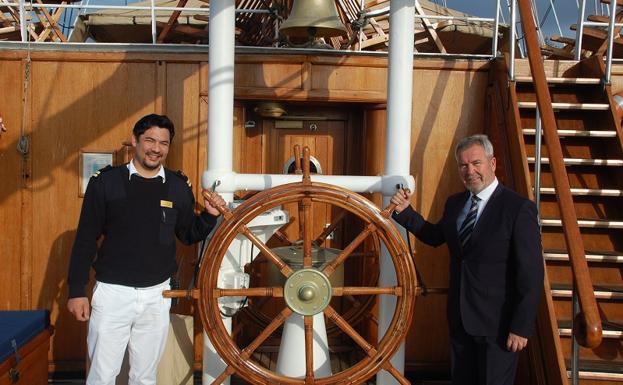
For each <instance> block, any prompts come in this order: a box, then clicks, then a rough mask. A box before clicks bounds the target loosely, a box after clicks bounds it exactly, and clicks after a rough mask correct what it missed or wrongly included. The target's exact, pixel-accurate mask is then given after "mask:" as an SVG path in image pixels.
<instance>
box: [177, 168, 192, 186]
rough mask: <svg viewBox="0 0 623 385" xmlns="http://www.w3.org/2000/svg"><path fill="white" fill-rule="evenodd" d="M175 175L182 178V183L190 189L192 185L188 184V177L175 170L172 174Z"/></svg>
mask: <svg viewBox="0 0 623 385" xmlns="http://www.w3.org/2000/svg"><path fill="white" fill-rule="evenodd" d="M174 174H175V175H177V176H179V177H180V178H182V180H183V181H184V182H186V184H187V185H188V187H190V188H192V187H193V185H192V183H190V180H188V177H187V176H186V174H184V173H183V172H182V170H177V171H176V172H174Z"/></svg>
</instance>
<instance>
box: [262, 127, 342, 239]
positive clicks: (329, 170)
mask: <svg viewBox="0 0 623 385" xmlns="http://www.w3.org/2000/svg"><path fill="white" fill-rule="evenodd" d="M280 122H282V121H275V120H269V121H265V123H264V124H265V127H266V128H267V131H268V133H269V148H268V151H269V173H271V174H282V173H284V165H285V164H286V163H287V162H288V160H291V159H292V158H293V149H294V146H295V145H297V144H298V145H299V146H300V147H301V151H302V149H303V147H305V146H307V147H309V149H310V153H311V156H312V157H313V158H314V159H315V160H316V161H317V164H318V165H319V166H320V167H319V168H320V170H319V171H320V173H322V174H324V175H343V174H345V167H344V163H345V159H344V154H345V153H346V148H345V146H346V143H345V140H344V137H345V132H346V121H344V120H318V121H312V120H305V121H283V122H287V124H285V125H284V124H281V123H280ZM298 125H300V128H279V127H284V126H290V127H292V126H298ZM284 209H285V210H286V211H288V212H289V213H290V217H291V222H290V225H288V226H287V228H285V231H284V232H285V234H286V235H287V236H288V239H290V240H291V241H294V240H297V239H300V237H299V221H298V217H299V215H298V207H297V205H295V204H291V205H286V206H285V207H284ZM312 210H313V222H314V223H313V229H314V234H320V233H321V232H322V230H323V228H324V227H325V226H327V225H328V224H330V223H331V219H332V218H333V216H334V215H335V213H334V212H333V211H335V210H333V209H331V208H330V207H327V205H325V204H320V203H314V204H313V205H312ZM339 233H340V231H339V228H338V231H335V233H334V235H333V237H332V238H333V239H329V240H327V243H326V244H325V247H331V246H335V245H336V244H337V243H338V242H339V240H338V238H339Z"/></svg>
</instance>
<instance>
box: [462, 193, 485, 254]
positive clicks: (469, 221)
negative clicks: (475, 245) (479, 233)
mask: <svg viewBox="0 0 623 385" xmlns="http://www.w3.org/2000/svg"><path fill="white" fill-rule="evenodd" d="M478 201H480V198H478V197H477V196H475V195H472V204H471V205H470V206H469V211H468V212H467V216H465V219H464V220H463V223H461V228H460V229H459V241H460V242H461V248H465V245H467V242H469V239H470V238H471V236H472V231H473V230H474V224H475V223H476V215H477V214H478Z"/></svg>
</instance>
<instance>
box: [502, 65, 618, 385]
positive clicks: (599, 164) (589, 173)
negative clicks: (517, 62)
mask: <svg viewBox="0 0 623 385" xmlns="http://www.w3.org/2000/svg"><path fill="white" fill-rule="evenodd" d="M500 73H501V70H498V75H497V79H498V81H500V80H501V79H500ZM527 74H529V72H527ZM601 78H603V64H602V63H600V62H599V60H598V59H597V58H590V59H587V60H585V61H582V62H580V63H578V64H576V65H575V66H572V67H570V68H569V69H567V70H566V71H564V72H563V73H562V74H555V75H554V76H548V77H547V83H548V86H549V91H550V95H551V100H552V107H553V109H554V116H555V120H556V123H557V126H558V137H559V139H560V144H561V146H562V154H563V160H564V165H565V168H566V172H567V175H568V179H569V184H570V187H571V189H570V192H571V195H572V198H573V204H574V207H575V211H576V214H577V218H578V220H577V223H578V225H579V228H580V233H581V238H582V241H583V245H584V250H585V253H586V261H587V262H588V266H589V271H590V278H591V281H592V285H593V293H594V296H595V298H596V300H597V306H598V310H599V314H600V318H601V320H602V328H603V333H602V342H601V344H600V345H599V346H597V347H595V348H592V349H591V348H585V347H580V349H579V353H580V354H579V355H580V364H579V378H580V384H583V385H589V384H602V385H606V384H623V140H622V135H621V125H620V123H619V120H618V118H617V116H616V112H615V105H614V102H613V99H612V97H611V94H610V92H611V91H610V87H609V86H604V85H603V84H602V83H601V80H600V79H601ZM498 84H500V83H498ZM507 84H508V85H507ZM506 87H508V89H505V88H506ZM498 88H499V89H502V90H503V92H508V100H507V103H508V104H507V105H508V106H509V108H508V110H507V111H506V114H507V115H508V116H510V118H508V119H506V120H507V122H508V123H507V125H506V129H507V131H506V134H505V135H499V134H498V135H497V136H498V140H497V141H498V142H499V141H500V140H501V139H500V137H501V138H503V137H504V136H506V137H507V138H508V139H507V140H506V142H507V143H509V153H510V154H507V155H506V157H507V161H506V163H507V164H506V165H504V166H503V169H504V170H505V171H506V173H507V175H508V179H511V180H514V181H518V180H523V181H524V184H525V185H526V186H525V187H524V188H526V190H527V191H526V192H527V193H528V194H529V195H533V196H535V195H536V194H535V193H536V191H535V187H534V185H535V163H536V157H537V151H536V145H535V143H536V129H535V128H536V92H535V87H534V84H533V81H532V78H531V77H530V76H516V78H515V82H510V83H506V84H500V85H498ZM498 126H499V124H498ZM511 126H515V127H511ZM494 129H495V128H494ZM494 136H496V135H494ZM513 136H514V137H513ZM498 158H499V154H498ZM549 163H550V162H549V154H548V150H547V146H546V145H545V143H544V141H543V145H542V146H541V178H540V189H539V192H540V216H541V226H542V242H543V249H544V259H545V263H546V272H547V277H546V285H545V287H546V288H549V289H550V290H549V293H546V294H545V295H546V296H547V297H549V298H546V301H545V302H546V303H547V304H548V307H549V309H548V311H549V312H550V316H551V318H552V324H553V325H554V326H553V328H552V330H556V328H557V335H555V336H550V338H553V340H554V341H555V342H556V343H554V344H549V345H552V346H549V345H548V346H545V348H546V349H558V350H560V351H559V352H552V353H551V354H550V356H556V354H558V355H562V356H563V357H564V362H565V365H566V368H565V369H566V370H561V371H560V372H561V373H565V371H566V374H567V377H568V378H567V379H561V381H560V382H559V383H561V384H564V383H565V382H566V381H568V383H569V384H571V380H570V378H571V357H572V338H571V336H572V319H573V312H572V292H573V273H572V269H571V265H570V263H569V255H568V252H567V243H566V241H565V235H564V229H563V227H562V221H561V215H560V209H559V204H558V201H557V200H558V192H557V191H556V189H555V187H554V182H553V177H552V172H551V170H550V164H549ZM518 174H519V175H518ZM510 183H513V182H510ZM515 184H517V183H515ZM519 184H520V185H521V184H522V183H519ZM518 190H521V188H519V189H518ZM543 313H544V312H543V311H542V312H541V314H540V315H539V317H543V318H547V315H546V314H543ZM540 321H543V320H540ZM540 330H543V328H541V329H540ZM555 333H556V332H555V331H554V332H552V334H555ZM539 338H540V339H541V340H543V339H546V338H545V336H543V335H542V334H541V335H539ZM541 348H543V343H541ZM544 355H547V353H544ZM543 366H545V367H546V366H547V364H544V365H543ZM544 370H545V371H548V370H549V371H551V372H555V370H552V369H551V368H547V367H546V368H545V369H544ZM537 377H538V376H537ZM544 383H549V382H548V381H545V382H544Z"/></svg>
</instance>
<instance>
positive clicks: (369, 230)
mask: <svg viewBox="0 0 623 385" xmlns="http://www.w3.org/2000/svg"><path fill="white" fill-rule="evenodd" d="M374 231H376V226H375V225H374V224H372V223H370V224H369V225H368V226H367V227H366V229H365V230H364V231H362V232H361V233H360V234H359V235H358V236H357V237H356V238H355V239H353V241H352V242H351V243H350V244H349V245H348V246H346V248H345V249H344V250H343V251H342V252H341V253H340V255H338V256H337V258H335V259H334V260H333V261H332V262H331V263H329V264H328V265H327V266H325V268H324V269H323V270H322V272H323V273H324V274H325V275H326V276H327V277H330V276H331V275H332V274H333V273H334V272H335V270H336V269H337V267H338V266H339V265H341V264H342V263H344V261H345V260H346V258H348V256H349V255H350V254H351V253H352V252H353V251H355V249H356V248H357V247H359V245H361V243H362V242H363V241H365V240H366V238H368V236H369V235H370V234H372V233H374Z"/></svg>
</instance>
